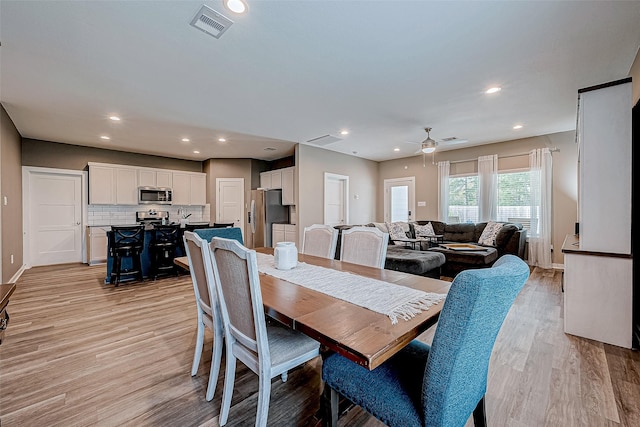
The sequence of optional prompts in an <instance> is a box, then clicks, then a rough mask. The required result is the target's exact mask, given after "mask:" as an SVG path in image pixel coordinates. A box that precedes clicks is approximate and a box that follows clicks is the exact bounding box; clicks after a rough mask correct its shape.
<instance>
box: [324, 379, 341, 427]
mask: <svg viewBox="0 0 640 427" xmlns="http://www.w3.org/2000/svg"><path fill="white" fill-rule="evenodd" d="M338 397H339V394H338V392H337V391H335V390H334V389H332V388H331V387H329V386H328V385H327V384H325V385H324V390H323V391H322V400H321V406H322V408H321V409H322V421H323V425H324V427H337V426H338Z"/></svg>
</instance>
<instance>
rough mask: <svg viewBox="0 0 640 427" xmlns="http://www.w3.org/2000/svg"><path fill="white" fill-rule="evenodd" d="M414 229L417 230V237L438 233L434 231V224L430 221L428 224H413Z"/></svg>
mask: <svg viewBox="0 0 640 427" xmlns="http://www.w3.org/2000/svg"><path fill="white" fill-rule="evenodd" d="M413 229H414V230H415V232H416V237H428V236H435V235H436V233H435V231H433V225H431V223H430V222H428V223H427V224H426V225H420V224H413Z"/></svg>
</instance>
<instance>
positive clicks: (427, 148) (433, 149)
mask: <svg viewBox="0 0 640 427" xmlns="http://www.w3.org/2000/svg"><path fill="white" fill-rule="evenodd" d="M434 151H436V147H435V145H434V146H432V147H424V148H423V149H422V152H423V153H425V154H430V153H433V152H434Z"/></svg>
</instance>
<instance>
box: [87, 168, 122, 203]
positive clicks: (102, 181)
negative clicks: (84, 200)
mask: <svg viewBox="0 0 640 427" xmlns="http://www.w3.org/2000/svg"><path fill="white" fill-rule="evenodd" d="M115 188H116V186H115V168H114V167H112V166H100V165H91V164H89V204H91V205H113V204H114V203H115V202H116V191H115Z"/></svg>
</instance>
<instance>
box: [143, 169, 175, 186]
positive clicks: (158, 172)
mask: <svg viewBox="0 0 640 427" xmlns="http://www.w3.org/2000/svg"><path fill="white" fill-rule="evenodd" d="M172 184H173V173H171V171H168V170H162V169H138V185H139V186H140V187H164V188H172V187H173V185H172Z"/></svg>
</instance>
